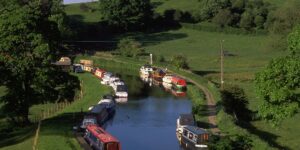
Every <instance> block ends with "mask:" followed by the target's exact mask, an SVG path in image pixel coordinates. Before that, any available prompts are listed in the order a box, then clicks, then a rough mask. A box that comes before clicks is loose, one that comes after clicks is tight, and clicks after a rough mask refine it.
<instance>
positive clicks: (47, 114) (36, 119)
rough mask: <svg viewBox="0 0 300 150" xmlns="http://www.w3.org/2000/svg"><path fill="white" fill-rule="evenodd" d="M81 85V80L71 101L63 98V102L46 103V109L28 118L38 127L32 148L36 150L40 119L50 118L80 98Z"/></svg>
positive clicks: (81, 93) (81, 95)
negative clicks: (77, 92) (78, 89)
mask: <svg viewBox="0 0 300 150" xmlns="http://www.w3.org/2000/svg"><path fill="white" fill-rule="evenodd" d="M82 85H83V82H82V81H80V92H79V94H78V95H76V96H75V98H74V100H73V101H71V102H69V101H67V100H65V101H64V102H60V103H54V104H51V105H47V104H46V105H45V106H46V109H42V110H41V113H39V114H36V115H34V116H33V117H31V118H30V121H31V122H32V123H38V127H37V129H36V134H35V137H34V141H33V145H32V149H33V150H37V143H38V138H39V132H40V128H41V124H42V121H43V120H45V119H47V118H51V117H53V116H55V115H56V114H58V113H59V112H60V111H62V110H63V109H65V108H66V107H68V106H70V105H71V104H72V103H73V102H75V101H78V100H80V99H82V97H83V88H82V87H83V86H82ZM48 106H50V107H48Z"/></svg>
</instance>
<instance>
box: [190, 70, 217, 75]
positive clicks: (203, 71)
mask: <svg viewBox="0 0 300 150" xmlns="http://www.w3.org/2000/svg"><path fill="white" fill-rule="evenodd" d="M192 72H193V73H194V74H197V75H199V76H205V75H208V74H213V73H220V72H219V71H206V70H202V71H198V70H193V71H192Z"/></svg>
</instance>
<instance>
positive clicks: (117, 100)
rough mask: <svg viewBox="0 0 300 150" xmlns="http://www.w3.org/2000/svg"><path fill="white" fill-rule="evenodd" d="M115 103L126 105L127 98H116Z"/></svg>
mask: <svg viewBox="0 0 300 150" xmlns="http://www.w3.org/2000/svg"><path fill="white" fill-rule="evenodd" d="M115 100H116V102H117V103H127V101H128V98H127V97H117V98H115Z"/></svg>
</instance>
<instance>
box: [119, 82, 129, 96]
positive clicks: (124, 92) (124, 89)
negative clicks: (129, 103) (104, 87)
mask: <svg viewBox="0 0 300 150" xmlns="http://www.w3.org/2000/svg"><path fill="white" fill-rule="evenodd" d="M116 96H117V97H118V98H122V97H124V98H126V97H128V90H127V86H126V85H117V88H116Z"/></svg>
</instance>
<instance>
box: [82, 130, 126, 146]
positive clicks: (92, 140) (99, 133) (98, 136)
mask: <svg viewBox="0 0 300 150" xmlns="http://www.w3.org/2000/svg"><path fill="white" fill-rule="evenodd" d="M84 138H85V139H86V141H87V142H88V143H89V144H90V145H91V147H92V148H93V149H95V150H121V145H120V142H119V141H118V140H117V139H116V138H115V137H113V136H112V135H110V134H109V133H107V132H106V131H104V130H103V129H102V128H101V127H98V126H97V125H89V126H87V128H86V133H85V135H84Z"/></svg>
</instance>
